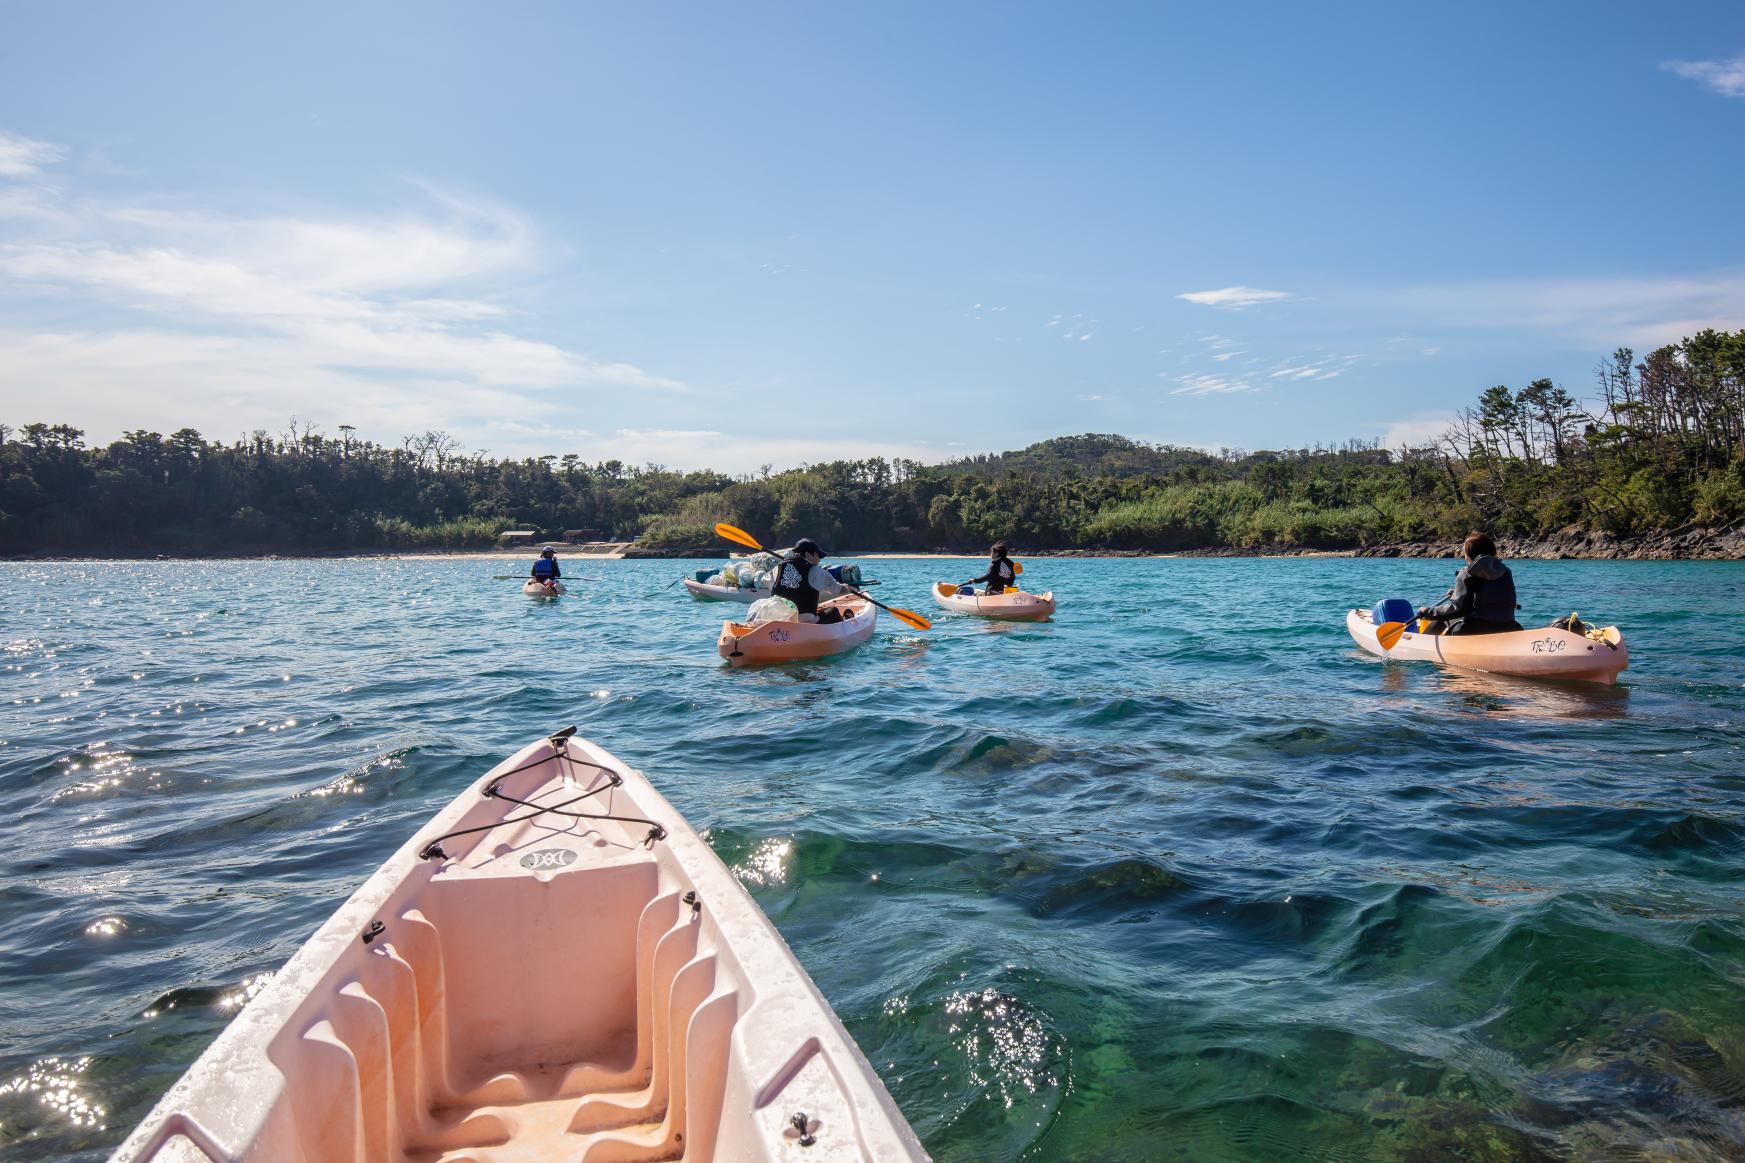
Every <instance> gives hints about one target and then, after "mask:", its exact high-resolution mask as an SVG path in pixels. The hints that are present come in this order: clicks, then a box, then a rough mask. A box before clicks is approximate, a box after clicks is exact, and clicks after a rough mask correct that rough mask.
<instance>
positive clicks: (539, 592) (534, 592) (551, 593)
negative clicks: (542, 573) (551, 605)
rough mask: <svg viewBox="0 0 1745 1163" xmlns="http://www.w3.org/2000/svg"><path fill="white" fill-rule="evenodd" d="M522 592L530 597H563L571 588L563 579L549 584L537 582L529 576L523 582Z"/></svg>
mask: <svg viewBox="0 0 1745 1163" xmlns="http://www.w3.org/2000/svg"><path fill="white" fill-rule="evenodd" d="M521 592H522V593H524V594H526V595H527V596H528V597H530V598H561V597H563V596H564V595H565V594H567V593H569V590H568V589H567V588H565V586H564V584H563V582H561V581H555V582H552V583H551V584H550V585H549V586H548V585H546V584H545V583H544V582H537V581H534V580H533V579H532V578H528V579H527V580H526V581H525V582H523V583H522V585H521Z"/></svg>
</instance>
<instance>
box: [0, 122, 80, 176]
mask: <svg viewBox="0 0 1745 1163" xmlns="http://www.w3.org/2000/svg"><path fill="white" fill-rule="evenodd" d="M66 156H67V151H66V149H65V148H64V147H62V146H58V145H55V144H53V143H52V142H47V141H37V140H35V139H33V138H29V137H20V136H19V135H17V134H15V133H7V132H6V131H5V130H3V129H0V178H23V177H28V176H30V175H31V174H36V173H40V172H41V171H42V170H43V168H44V167H45V166H51V165H53V164H54V163H56V162H58V161H60V160H62V159H63V158H65V157H66Z"/></svg>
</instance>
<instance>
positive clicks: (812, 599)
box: [770, 556, 818, 614]
mask: <svg viewBox="0 0 1745 1163" xmlns="http://www.w3.org/2000/svg"><path fill="white" fill-rule="evenodd" d="M811 572H812V567H811V566H809V565H807V564H806V563H805V562H804V561H801V560H800V559H799V557H797V556H796V557H788V558H783V559H782V564H781V565H779V566H777V567H776V581H775V585H773V586H771V587H770V593H772V594H773V595H775V596H776V597H778V598H786V599H788V601H790V602H792V603H794V605H796V606H798V607H799V608H800V613H802V614H816V613H817V612H818V591H817V590H816V589H815V588H813V586H812V583H811V582H810V581H808V580H807V576H806V575H807V574H809V573H811Z"/></svg>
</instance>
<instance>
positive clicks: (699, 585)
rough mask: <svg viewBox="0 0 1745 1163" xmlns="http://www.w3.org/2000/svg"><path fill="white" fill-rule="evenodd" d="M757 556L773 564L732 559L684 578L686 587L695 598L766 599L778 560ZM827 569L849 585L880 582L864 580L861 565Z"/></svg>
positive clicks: (739, 600) (715, 600)
mask: <svg viewBox="0 0 1745 1163" xmlns="http://www.w3.org/2000/svg"><path fill="white" fill-rule="evenodd" d="M757 556H759V557H766V558H769V559H770V564H769V565H768V566H767V567H763V568H758V567H757V566H756V565H755V564H753V563H752V562H750V561H730V562H728V563H727V565H726V566H724V567H723V568H721V569H699V570H697V571H695V572H694V573H692V574H691V575H690V576H688V577H686V578H684V579H683V581H684V583H685V589H686V590H687V591H688V592H689V593H690V595H691V596H692V597H694V598H696V599H698V600H699V601H704V602H755V601H757V600H758V599H759V598H767V597H769V596H770V587H769V586H768V585H767V584H765V583H766V582H767V581H768V580H769V577H768V575H769V571H770V570H772V569H774V568H775V567H776V565H777V564H779V561H778V559H776V558H773V557H770V555H769V554H760V555H757ZM825 570H826V572H827V573H829V574H830V576H831V577H833V578H835V579H836V580H837V581H839V582H843V583H844V584H847V585H851V586H876V585H878V584H879V583H878V582H877V581H862V580H861V576H860V566H858V565H831V566H826V567H825ZM668 584H669V585H670V584H672V583H670V582H669V583H668Z"/></svg>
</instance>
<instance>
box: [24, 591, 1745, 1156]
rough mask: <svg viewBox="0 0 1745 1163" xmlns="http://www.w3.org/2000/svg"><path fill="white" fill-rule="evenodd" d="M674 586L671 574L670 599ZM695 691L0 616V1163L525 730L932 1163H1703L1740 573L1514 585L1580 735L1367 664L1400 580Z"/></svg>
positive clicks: (1743, 606)
mask: <svg viewBox="0 0 1745 1163" xmlns="http://www.w3.org/2000/svg"><path fill="white" fill-rule="evenodd" d="M697 564H699V565H700V564H703V563H697ZM866 565H867V572H868V573H869V574H876V575H877V576H879V577H881V578H883V579H884V580H885V583H886V584H885V585H884V586H882V587H881V588H879V589H878V590H875V591H874V592H875V593H876V594H878V595H879V596H881V597H882V598H884V600H886V601H887V602H894V603H896V604H899V605H904V606H908V607H910V608H913V609H916V610H919V611H921V612H923V613H926V614H928V615H929V616H934V615H935V614H937V615H938V617H937V618H936V621H935V628H934V630H933V631H932V632H931V633H918V632H914V631H911V630H909V629H907V628H905V627H903V626H901V625H899V624H897V623H896V622H895V621H894V620H891V619H881V621H880V629H879V633H878V634H877V635H876V636H875V638H874V639H873V640H872V642H870V643H869V644H868V645H867V646H865V647H863V648H861V649H860V650H858V651H856V652H854V653H853V654H850V655H847V656H844V657H842V658H839V659H835V660H831V661H828V662H824V663H817V664H811V665H806V666H800V667H791V668H784V669H775V670H767V671H731V670H728V669H726V668H725V667H724V666H723V664H722V663H721V662H720V660H719V659H718V658H717V656H716V654H715V651H714V637H715V633H716V632H717V630H718V629H719V625H720V619H721V617H722V616H723V613H724V611H725V610H726V609H727V607H722V606H718V605H705V604H700V603H696V602H693V601H692V600H690V599H688V598H686V597H685V596H684V595H683V591H682V590H679V589H677V588H663V587H665V586H666V585H667V583H669V582H671V581H672V580H673V579H675V578H676V577H677V576H679V574H680V573H681V572H682V571H684V570H686V569H689V568H693V566H692V565H691V563H680V562H598V563H595V562H579V561H578V562H574V563H573V564H572V565H571V567H570V572H571V573H572V574H574V575H576V576H575V578H574V579H573V580H572V582H571V585H572V587H573V588H572V593H573V594H574V595H575V596H573V597H572V598H570V599H566V600H564V601H562V602H558V603H554V604H547V603H535V602H531V601H528V600H527V599H524V598H522V597H521V596H520V594H519V592H517V589H516V586H515V583H513V582H494V581H492V580H490V578H491V575H492V574H495V573H502V572H508V570H506V569H505V567H504V564H503V563H500V562H488V561H465V560H443V561H404V562H381V561H342V562H334V561H311V562H243V563H236V562H225V563H174V562H158V563H117V564H109V565H47V564H44V565H11V566H4V567H0V618H3V619H4V622H3V631H4V632H3V633H0V642H3V643H4V647H5V654H4V658H3V659H0V667H3V669H0V700H3V701H0V792H4V795H5V803H6V805H7V809H8V810H7V812H6V815H5V817H4V819H0V1154H4V1155H5V1156H6V1157H7V1158H9V1159H10V1158H16V1159H59V1158H66V1157H72V1158H91V1159H95V1158H100V1157H102V1155H103V1152H104V1150H105V1149H106V1148H107V1147H109V1146H111V1145H113V1144H114V1143H115V1142H117V1141H118V1140H119V1139H120V1138H121V1137H122V1136H123V1135H124V1134H125V1133H126V1131H127V1130H128V1128H129V1127H130V1126H131V1125H132V1124H133V1123H134V1122H135V1121H137V1120H138V1119H139V1118H140V1117H141V1116H142V1115H143V1114H144V1113H145V1111H146V1110H147V1109H148V1108H149V1106H150V1105H151V1104H152V1102H153V1101H155V1100H156V1098H157V1097H158V1096H159V1095H160V1094H161V1093H162V1092H163V1091H164V1090H165V1089H166V1088H167V1087H168V1086H169V1085H170V1083H171V1082H173V1081H174V1080H175V1078H176V1076H177V1075H178V1074H179V1073H180V1072H181V1070H182V1068H183V1067H184V1066H185V1065H186V1064H187V1063H188V1062H189V1061H191V1060H192V1059H193V1058H194V1057H195V1056H196V1055H197V1054H198V1053H199V1052H200V1050H201V1049H202V1047H203V1046H204V1045H205V1044H206V1043H207V1042H208V1041H209V1040H210V1039H211V1038H212V1037H213V1035H214V1034H216V1033H217V1031H218V1030H219V1029H220V1028H221V1027H222V1026H223V1025H224V1023H225V1022H226V1021H228V1020H229V1019H230V1018H231V1017H232V1016H233V1015H234V1013H235V1012H236V1010H237V1008H238V1007H239V1005H240V1004H241V1003H242V1002H243V1001H244V1000H245V999H246V997H247V996H248V995H249V993H250V991H251V990H253V989H256V988H258V987H259V984H260V983H261V981H262V980H263V976H262V975H265V974H270V973H271V972H272V971H273V970H274V968H275V967H276V966H278V965H279V964H280V963H281V962H282V961H283V960H284V958H285V957H287V956H288V955H289V954H290V953H291V952H292V951H293V950H294V949H295V948H296V947H297V945H298V944H299V943H300V942H301V941H302V940H303V939H304V938H305V937H306V936H307V935H308V934H309V932H310V931H311V930H312V929H314V927H315V926H316V925H317V924H318V923H319V922H320V921H321V920H322V919H323V918H324V917H325V916H326V915H327V914H328V913H330V912H331V911H332V910H333V909H334V908H335V907H336V906H337V905H338V903H339V902H340V901H341V900H343V899H344V898H345V897H346V896H347V895H348V894H349V893H350V892H351V891H352V890H353V889H354V888H355V887H356V886H357V884H358V883H359V882H360V881H361V880H362V879H363V878H364V877H365V876H367V875H368V874H369V873H370V872H371V871H372V870H373V869H374V868H375V867H376V866H377V865H378V864H379V863H380V862H381V861H382V859H383V858H384V857H385V856H386V855H387V854H388V853H389V852H391V851H392V850H393V849H394V848H395V847H397V846H398V845H399V844H400V843H401V842H403V841H404V839H405V838H406V837H407V836H408V835H410V833H411V832H412V831H413V830H414V829H415V828H417V827H418V826H419V825H420V824H421V823H422V822H423V820H424V819H425V818H426V817H427V816H429V815H430V814H431V813H432V812H433V811H434V810H436V809H437V808H438V807H439V806H440V805H442V804H444V803H446V802H447V801H448V800H449V799H451V798H452V797H453V796H454V795H455V794H457V792H458V791H459V790H460V789H461V788H462V787H463V786H465V785H466V784H467V783H468V782H469V781H470V780H472V779H473V778H475V777H476V776H477V775H478V774H479V773H481V772H482V771H483V770H484V769H485V768H487V767H489V766H490V765H491V764H493V763H495V762H496V761H497V760H499V759H500V758H502V757H503V756H505V755H506V754H507V753H509V752H510V751H511V750H513V749H515V748H516V747H518V746H520V745H522V744H523V743H525V742H527V741H528V740H530V739H531V738H533V737H535V736H538V735H540V734H544V733H547V732H549V731H551V730H552V729H554V728H557V727H561V726H565V725H567V724H570V723H575V724H577V725H578V726H579V727H580V728H581V730H582V732H583V733H585V734H586V735H588V736H591V737H592V738H594V739H596V740H598V741H599V742H601V743H602V744H604V745H605V746H607V747H608V748H610V749H612V750H613V751H615V752H616V753H618V754H619V755H620V756H622V757H623V758H624V759H625V760H627V761H629V762H630V763H632V764H634V765H636V766H638V767H641V768H642V769H643V770H644V771H646V772H647V773H648V775H649V776H650V778H651V779H653V780H654V781H655V783H656V784H657V786H659V787H660V788H661V790H662V791H664V792H665V793H666V795H667V796H668V797H669V798H670V799H671V800H672V801H673V802H674V804H675V805H677V806H678V807H679V809H680V810H682V811H683V812H684V813H685V815H686V816H687V818H689V819H690V820H691V822H692V823H693V824H695V825H696V826H697V827H698V828H699V829H702V830H706V835H707V836H708V838H709V839H710V841H711V843H713V844H714V846H715V848H716V850H717V851H718V852H719V853H720V854H721V856H722V858H723V859H725V860H726V861H727V862H728V863H729V864H730V865H732V866H734V867H735V869H736V871H737V872H738V873H739V875H740V876H741V878H742V880H743V881H744V883H745V884H746V886H747V887H748V888H749V889H750V890H751V892H752V893H753V895H754V896H755V897H756V898H757V900H758V901H759V903H760V904H761V905H762V906H763V908H764V909H765V910H766V911H767V912H768V913H769V915H770V916H771V917H772V918H773V919H774V920H775V922H776V924H777V925H778V926H779V927H780V928H781V930H782V933H783V934H784V935H785V936H786V937H787V939H788V941H789V943H790V944H791V945H792V946H793V948H794V951H795V953H796V954H797V955H798V956H799V959H800V961H801V962H802V963H803V964H804V965H805V966H806V968H807V969H808V970H809V971H810V972H811V974H812V975H813V977H814V978H815V979H816V980H817V982H818V984H819V986H820V987H821V988H822V989H823V991H824V993H825V994H826V995H827V996H828V997H829V998H830V1000H831V1002H832V1003H833V1004H834V1005H835V1006H836V1009H837V1012H838V1013H839V1014H840V1015H841V1016H842V1018H843V1020H844V1022H845V1023H846V1024H847V1025H848V1028H849V1029H850V1031H851V1032H852V1033H853V1034H854V1036H855V1037H856V1038H857V1039H858V1040H859V1042H860V1044H861V1046H862V1047H863V1048H864V1049H865V1050H866V1052H867V1055H868V1057H869V1058H870V1059H871V1060H872V1062H873V1063H874V1065H875V1066H876V1067H877V1068H878V1070H879V1071H880V1073H881V1075H882V1076H883V1077H884V1079H885V1082H886V1084H887V1085H888V1086H889V1087H890V1089H891V1091H892V1093H893V1094H894V1095H895V1096H896V1098H897V1101H898V1102H899V1104H900V1105H901V1106H902V1108H903V1110H904V1112H905V1113H906V1114H907V1115H908V1117H909V1119H910V1121H911V1122H912V1123H913V1125H914V1126H915V1129H916V1130H917V1131H918V1132H919V1133H920V1135H921V1137H922V1139H923V1140H924V1141H925V1142H926V1144H927V1146H928V1148H929V1149H930V1150H931V1151H932V1152H933V1153H934V1154H935V1156H937V1157H938V1158H940V1159H946V1160H988V1159H1019V1158H1023V1159H1051V1160H1153V1159H1184V1160H1186V1159H1192V1160H1217V1159H1289V1158H1305V1159H1307V1158H1314V1159H1326V1158H1348V1159H1401V1160H1405V1159H1411V1160H1427V1159H1454V1158H1460V1159H1537V1158H1587V1157H1594V1156H1597V1155H1608V1156H1610V1157H1619V1158H1623V1157H1629V1158H1636V1157H1654V1158H1680V1159H1710V1158H1713V1159H1719V1158H1728V1157H1738V1156H1739V1155H1740V1154H1741V1153H1745V1119H1742V1117H1741V1112H1742V1103H1745V1006H1742V1005H1741V996H1742V992H1745V898H1742V897H1741V893H1740V877H1741V874H1742V873H1745V814H1742V813H1741V793H1742V791H1745V764H1742V763H1741V759H1742V758H1745V756H1742V753H1741V746H1742V744H1745V666H1741V664H1740V659H1741V657H1745V619H1742V618H1741V617H1740V613H1741V611H1742V610H1745V565H1738V564H1710V563H1667V564H1659V563H1633V562H1621V563H1600V562H1546V563H1537V562H1528V563H1521V564H1520V565H1519V566H1518V567H1517V573H1518V576H1519V580H1520V588H1521V593H1522V600H1523V602H1524V603H1525V604H1526V607H1527V608H1526V610H1525V611H1524V613H1523V615H1522V617H1523V620H1524V621H1527V622H1528V623H1529V624H1533V623H1543V622H1545V621H1548V620H1549V619H1550V618H1551V617H1553V616H1556V615H1559V614H1564V613H1568V612H1569V610H1570V609H1571V608H1574V609H1579V610H1580V611H1581V612H1582V614H1583V615H1584V617H1589V618H1597V619H1601V620H1603V621H1616V622H1618V623H1619V624H1620V625H1622V626H1623V627H1624V629H1625V632H1626V634H1627V636H1628V639H1629V642H1630V645H1631V650H1632V659H1633V665H1632V668H1631V669H1630V670H1628V671H1626V672H1625V674H1624V676H1623V677H1624V683H1623V685H1622V686H1619V687H1616V688H1601V687H1592V686H1581V685H1574V684H1565V685H1559V684H1546V683H1537V684H1536V683H1528V682H1522V681H1510V680H1501V679H1491V678H1487V677H1485V676H1481V675H1473V674H1460V673H1454V672H1447V671H1442V670H1439V669H1437V668H1435V667H1433V666H1430V665H1428V664H1423V663H1409V664H1408V663H1396V662H1383V661H1381V660H1377V659H1372V658H1369V657H1367V656H1365V655H1363V654H1361V653H1359V652H1358V651H1356V649H1355V648H1354V647H1353V646H1352V644H1351V642H1350V640H1349V639H1348V638H1347V636H1346V633H1345V629H1344V623H1343V615H1344V611H1345V610H1346V609H1347V608H1348V607H1350V606H1352V605H1355V604H1363V605H1367V604H1369V602H1371V601H1372V600H1374V599H1375V598H1378V597H1382V596H1387V595H1390V594H1396V593H1397V594H1402V595H1408V596H1411V597H1414V598H1417V599H1429V598H1434V597H1437V596H1439V595H1440V593H1441V592H1442V590H1443V589H1444V588H1445V587H1446V585H1447V584H1448V582H1449V579H1450V576H1451V571H1452V568H1453V565H1452V563H1450V562H1423V561H1355V560H1344V559H1286V560H1181V559H1177V560H1156V561H1144V560H1107V561H1077V560H1075V561H1047V560H1032V561H1031V562H1030V563H1029V565H1030V568H1029V571H1028V572H1027V573H1026V575H1025V580H1026V582H1027V583H1031V584H1032V586H1033V588H1043V587H1052V588H1054V589H1056V590H1057V591H1058V593H1059V595H1060V597H1061V601H1062V605H1061V612H1060V614H1059V615H1058V616H1057V618H1056V620H1055V621H1054V622H1052V623H1050V624H1046V625H1001V624H996V623H987V622H981V621H976V620H972V619H964V618H959V617H954V616H950V615H945V614H943V613H942V612H939V611H936V610H934V609H932V608H931V605H930V602H929V599H928V598H927V583H928V582H929V581H930V580H932V579H934V578H936V577H939V578H947V579H951V580H958V579H961V578H962V577H964V576H968V575H969V574H970V573H972V572H980V570H979V567H978V568H976V569H973V570H972V569H971V568H969V563H961V564H959V563H952V564H949V565H947V564H945V563H937V562H925V561H889V562H872V563H866Z"/></svg>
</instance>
